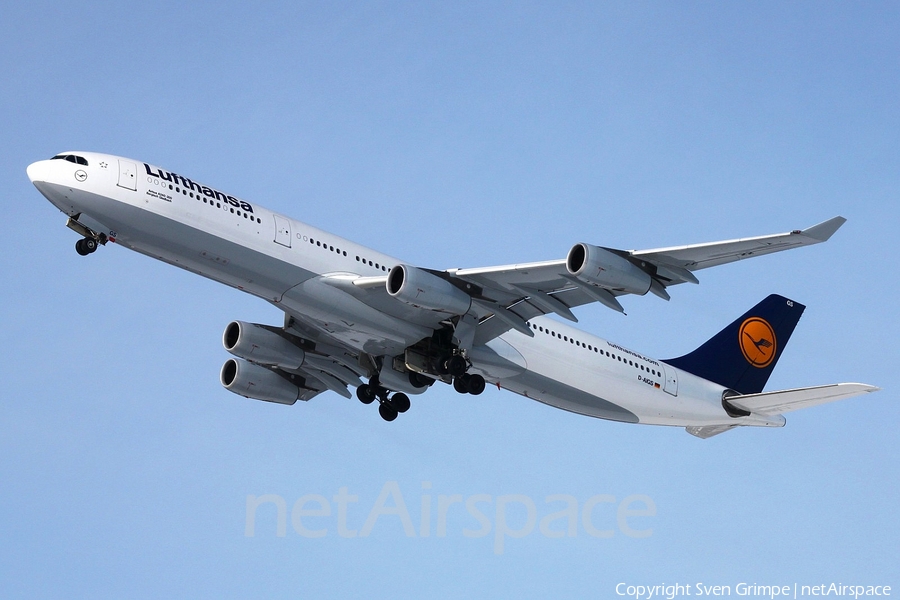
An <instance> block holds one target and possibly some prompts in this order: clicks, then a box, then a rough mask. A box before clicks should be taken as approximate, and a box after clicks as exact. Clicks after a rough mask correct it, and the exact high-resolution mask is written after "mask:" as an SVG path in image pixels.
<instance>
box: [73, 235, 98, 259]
mask: <svg viewBox="0 0 900 600" xmlns="http://www.w3.org/2000/svg"><path fill="white" fill-rule="evenodd" d="M97 245H98V244H97V240H95V239H94V238H92V237H86V238H82V239H80V240H78V241H77V242H75V252H77V253H78V254H80V255H81V256H87V255H88V254H93V253H94V252H96V251H97Z"/></svg>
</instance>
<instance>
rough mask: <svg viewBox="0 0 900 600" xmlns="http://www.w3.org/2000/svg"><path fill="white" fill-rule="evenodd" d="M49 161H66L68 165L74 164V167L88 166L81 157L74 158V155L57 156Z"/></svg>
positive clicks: (85, 160)
mask: <svg viewBox="0 0 900 600" xmlns="http://www.w3.org/2000/svg"><path fill="white" fill-rule="evenodd" d="M50 160H67V161H69V162H70V163H75V164H76V165H84V166H85V167H86V166H88V161H87V159H86V158H84V157H83V156H75V155H74V154H57V155H56V156H54V157H53V158H51V159H50Z"/></svg>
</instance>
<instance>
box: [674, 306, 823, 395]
mask: <svg viewBox="0 0 900 600" xmlns="http://www.w3.org/2000/svg"><path fill="white" fill-rule="evenodd" d="M805 308H806V307H805V306H803V305H802V304H800V303H798V302H794V301H792V300H788V299H787V298H785V297H784V296H779V295H777V294H772V295H771V296H769V297H768V298H766V299H765V300H763V301H762V302H760V303H759V304H757V305H756V306H754V307H753V308H751V309H750V310H749V311H747V312H746V313H744V315H743V316H741V317H740V318H739V319H737V320H736V321H734V322H733V323H731V325H729V326H728V327H726V328H725V329H723V330H722V331H720V332H719V333H717V334H716V335H715V336H714V337H713V338H711V339H710V340H709V341H708V342H706V343H705V344H703V345H702V346H700V347H699V348H697V349H696V350H694V351H693V352H691V353H689V354H685V355H684V356H680V357H678V358H673V359H671V360H666V361H663V362H665V363H667V364H670V365H672V366H673V367H676V368H678V369H681V370H682V371H687V372H688V373H691V374H693V375H696V376H698V377H702V378H703V379H708V380H709V381H712V382H714V383H718V384H719V385H722V386H724V387H727V388H730V389H732V390H734V391H736V392H738V393H739V394H742V395H746V394H758V393H760V392H762V391H763V388H764V387H765V385H766V382H767V381H768V380H769V376H770V375H771V374H772V371H773V370H774V369H775V365H776V364H777V363H778V359H779V358H780V357H781V353H782V352H783V351H784V348H785V346H786V345H787V342H788V339H790V337H791V334H792V333H793V332H794V328H795V327H796V326H797V322H798V321H799V320H800V316H801V315H802V314H803V310H804V309H805Z"/></svg>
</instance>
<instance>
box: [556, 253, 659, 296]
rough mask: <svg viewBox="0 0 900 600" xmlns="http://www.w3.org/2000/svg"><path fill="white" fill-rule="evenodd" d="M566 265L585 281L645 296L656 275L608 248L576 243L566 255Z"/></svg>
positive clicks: (570, 271) (571, 273)
mask: <svg viewBox="0 0 900 600" xmlns="http://www.w3.org/2000/svg"><path fill="white" fill-rule="evenodd" d="M566 269H567V270H568V271H569V274H570V275H573V276H575V277H577V278H578V279H580V280H581V281H583V282H585V283H589V284H591V285H597V286H600V287H604V288H607V289H610V290H622V291H624V292H628V293H630V294H637V295H639V296H643V295H644V294H646V293H647V292H648V291H649V290H650V285H651V284H652V283H653V279H652V278H651V277H650V275H648V274H647V273H645V272H644V271H643V270H641V269H640V268H639V267H638V266H636V265H634V264H633V263H632V262H631V261H629V260H628V259H626V258H622V257H621V256H619V255H618V254H614V253H612V252H610V251H609V250H606V249H605V248H600V247H598V246H591V245H590V244H575V245H574V246H572V249H571V250H569V255H568V256H567V257H566Z"/></svg>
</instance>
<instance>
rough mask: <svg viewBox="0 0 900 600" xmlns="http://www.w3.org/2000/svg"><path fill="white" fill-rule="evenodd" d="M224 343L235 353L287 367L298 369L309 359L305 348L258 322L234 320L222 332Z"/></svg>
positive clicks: (252, 359) (258, 361)
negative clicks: (257, 323)
mask: <svg viewBox="0 0 900 600" xmlns="http://www.w3.org/2000/svg"><path fill="white" fill-rule="evenodd" d="M222 345H223V346H225V349H226V350H228V351H229V352H231V353H232V354H234V355H235V356H239V357H241V358H243V359H246V360H249V361H253V362H255V363H259V364H262V365H272V366H273V367H281V368H284V369H298V368H300V365H302V364H303V361H304V360H305V359H306V353H305V352H303V349H302V348H298V347H297V346H295V345H294V344H292V343H291V342H289V341H288V340H286V339H284V338H283V337H281V336H280V335H278V334H277V333H275V332H274V331H270V330H269V329H266V328H265V327H262V326H260V325H256V324H255V323H245V322H243V321H232V322H231V323H229V324H228V326H227V327H226V328H225V332H224V333H223V334H222Z"/></svg>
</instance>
